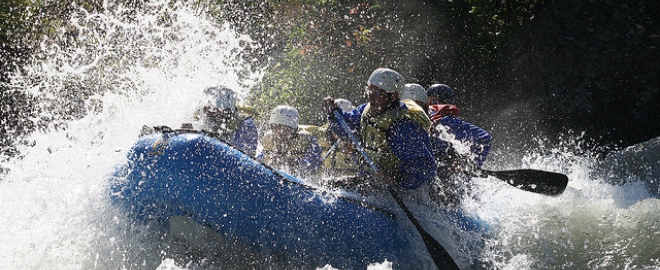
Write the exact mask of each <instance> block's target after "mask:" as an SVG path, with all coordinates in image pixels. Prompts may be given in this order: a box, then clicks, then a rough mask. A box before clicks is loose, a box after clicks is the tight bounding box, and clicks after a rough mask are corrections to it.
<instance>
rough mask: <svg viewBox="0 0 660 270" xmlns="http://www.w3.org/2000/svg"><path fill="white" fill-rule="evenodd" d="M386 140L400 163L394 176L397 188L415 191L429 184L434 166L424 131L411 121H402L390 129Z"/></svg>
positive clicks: (432, 176)
mask: <svg viewBox="0 0 660 270" xmlns="http://www.w3.org/2000/svg"><path fill="white" fill-rule="evenodd" d="M388 138H389V140H388V143H389V146H390V148H392V151H393V152H394V155H396V157H397V158H398V159H399V160H400V161H401V166H400V167H399V168H398V175H397V176H395V178H396V179H397V183H398V184H399V186H401V187H404V188H410V189H415V188H418V187H420V186H422V185H423V184H426V183H431V182H432V181H433V179H434V178H435V175H436V165H435V161H434V159H433V154H432V152H431V141H430V140H429V135H428V133H427V132H426V130H424V129H423V128H422V127H421V126H419V125H418V124H416V123H414V122H413V121H412V120H408V121H403V122H400V123H397V124H395V125H394V126H393V127H392V128H391V130H390V132H389V135H388Z"/></svg>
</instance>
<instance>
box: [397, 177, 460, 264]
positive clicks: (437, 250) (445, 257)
mask: <svg viewBox="0 0 660 270" xmlns="http://www.w3.org/2000/svg"><path fill="white" fill-rule="evenodd" d="M387 189H388V190H389V191H390V194H392V197H394V200H395V201H396V203H398V204H399V206H401V209H402V210H403V212H404V213H405V214H406V216H407V217H408V219H409V220H410V222H412V224H413V225H415V228H416V229H417V232H419V234H420V235H421V236H422V240H423V241H424V245H426V250H428V252H429V254H430V255H431V259H432V260H433V263H434V264H435V266H436V267H437V268H438V270H460V268H459V267H458V265H457V264H456V262H455V261H454V259H452V258H451V255H449V252H447V250H446V249H445V248H444V247H442V245H441V244H440V242H438V241H437V240H435V238H433V236H431V234H429V233H428V232H427V231H426V230H424V228H423V227H422V225H421V224H419V221H417V218H415V216H414V215H413V214H412V212H410V210H408V207H406V204H405V203H403V199H401V195H399V193H398V192H397V191H396V190H394V188H392V187H388V188H387Z"/></svg>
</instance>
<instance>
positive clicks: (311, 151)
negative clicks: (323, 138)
mask: <svg viewBox="0 0 660 270" xmlns="http://www.w3.org/2000/svg"><path fill="white" fill-rule="evenodd" d="M322 151H323V150H322V149H321V147H320V146H319V142H318V141H317V140H316V138H314V137H312V141H311V142H310V143H309V147H307V151H306V152H305V155H304V156H303V159H302V164H301V165H302V167H303V168H305V170H306V171H307V172H309V173H310V174H315V173H316V171H317V170H318V169H319V167H320V166H321V152H322Z"/></svg>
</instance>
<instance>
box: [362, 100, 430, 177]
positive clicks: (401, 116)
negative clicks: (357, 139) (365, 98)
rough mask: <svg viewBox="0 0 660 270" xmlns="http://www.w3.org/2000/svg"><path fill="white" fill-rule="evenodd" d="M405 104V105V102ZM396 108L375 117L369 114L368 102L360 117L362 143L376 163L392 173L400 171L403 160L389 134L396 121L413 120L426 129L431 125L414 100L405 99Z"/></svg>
mask: <svg viewBox="0 0 660 270" xmlns="http://www.w3.org/2000/svg"><path fill="white" fill-rule="evenodd" d="M401 103H403V104H405V106H404V105H403V104H401ZM401 103H399V106H398V107H396V108H390V109H388V110H387V111H385V112H383V113H381V114H379V115H377V116H373V117H369V116H367V115H368V113H369V110H370V109H371V104H369V103H368V104H367V105H366V107H365V108H364V111H363V112H362V116H361V119H360V130H361V135H362V138H361V139H362V145H363V147H364V148H365V150H366V152H367V154H368V155H369V157H370V158H371V159H372V160H373V162H374V163H375V165H376V166H377V167H378V168H379V169H382V170H385V171H387V172H388V173H389V174H391V175H395V174H394V173H396V171H398V168H399V165H400V163H401V161H400V160H399V158H398V157H396V155H394V152H393V151H392V149H391V148H390V146H389V143H388V141H389V140H388V135H389V132H390V129H391V128H392V126H393V125H394V124H396V123H399V122H402V121H407V120H412V121H413V122H415V123H416V124H418V125H419V126H421V127H422V128H423V129H424V130H426V131H428V130H429V128H430V127H431V120H430V119H429V117H428V115H427V114H426V113H425V112H424V109H422V107H420V106H419V105H417V103H415V102H414V101H412V100H410V101H409V100H404V101H402V102H401Z"/></svg>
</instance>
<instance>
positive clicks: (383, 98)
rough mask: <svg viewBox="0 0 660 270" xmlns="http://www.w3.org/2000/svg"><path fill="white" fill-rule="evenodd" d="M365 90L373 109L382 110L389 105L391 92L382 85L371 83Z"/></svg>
mask: <svg viewBox="0 0 660 270" xmlns="http://www.w3.org/2000/svg"><path fill="white" fill-rule="evenodd" d="M364 91H365V94H366V96H367V102H369V104H371V109H373V110H376V111H381V110H384V109H385V108H387V106H388V105H389V103H390V100H391V97H390V95H391V94H389V93H387V91H385V90H383V89H381V88H380V87H378V86H375V85H373V84H370V85H368V86H367V87H365V88H364Z"/></svg>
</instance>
